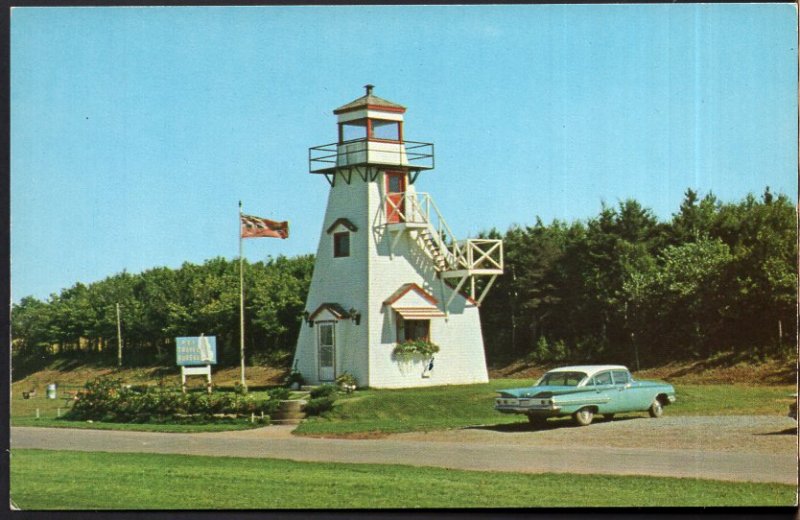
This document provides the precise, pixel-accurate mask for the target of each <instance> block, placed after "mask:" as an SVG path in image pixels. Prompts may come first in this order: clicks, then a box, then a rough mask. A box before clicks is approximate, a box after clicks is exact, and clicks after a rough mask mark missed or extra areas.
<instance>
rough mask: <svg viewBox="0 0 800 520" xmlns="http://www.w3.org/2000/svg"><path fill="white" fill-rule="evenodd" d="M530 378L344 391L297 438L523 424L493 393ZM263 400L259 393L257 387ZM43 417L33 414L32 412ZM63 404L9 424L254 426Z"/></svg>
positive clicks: (736, 397) (743, 396)
mask: <svg viewBox="0 0 800 520" xmlns="http://www.w3.org/2000/svg"><path fill="white" fill-rule="evenodd" d="M531 382H532V381H531V380H530V379H496V380H492V381H491V382H489V383H486V384H479V385H454V386H439V387H432V388H417V389H404V390H359V391H357V392H355V393H353V394H351V395H349V396H348V395H342V396H341V398H340V399H339V400H338V401H337V402H336V406H335V407H334V409H333V411H331V412H329V413H328V414H326V416H325V417H314V418H309V419H307V420H306V421H305V422H304V423H303V424H301V425H300V426H299V427H298V429H297V430H296V433H298V434H301V435H357V434H375V433H377V434H382V433H393V432H405V431H431V430H443V429H448V428H461V427H464V426H474V425H480V424H487V425H495V424H505V423H512V422H525V418H524V417H522V416H515V415H505V414H500V413H498V412H495V411H494V409H493V408H492V405H493V403H494V401H493V399H494V397H495V390H497V389H501V388H513V387H518V386H527V385H530V384H531ZM675 386H676V389H677V393H678V401H677V402H676V403H675V404H674V405H672V406H669V407H668V408H667V409H666V414H667V415H785V414H786V412H787V410H788V403H789V401H791V398H790V397H789V396H790V395H791V394H792V393H793V392H795V389H794V387H793V386H787V385H784V386H744V385H727V384H702V385H697V384H693V385H690V384H676V385H675ZM254 394H256V395H257V396H258V397H263V395H262V392H254ZM37 408H38V409H39V416H40V418H39V419H37V418H36V409H37ZM59 408H60V411H61V414H62V415H63V414H64V413H65V412H66V410H67V408H66V406H65V404H64V401H63V400H62V399H46V398H45V396H44V395H43V393H39V394H38V395H37V396H35V397H32V398H31V399H23V398H22V395H21V392H14V393H13V394H12V400H11V424H12V425H13V426H47V427H68V428H92V429H113V430H139V431H162V432H203V431H220V430H236V429H247V428H251V427H252V426H253V425H251V424H250V423H249V422H247V421H246V420H240V421H238V422H227V423H225V422H223V423H218V424H174V425H160V424H119V423H100V422H94V423H87V422H84V421H66V420H63V419H58V418H57V415H58V413H59V410H58V409H59Z"/></svg>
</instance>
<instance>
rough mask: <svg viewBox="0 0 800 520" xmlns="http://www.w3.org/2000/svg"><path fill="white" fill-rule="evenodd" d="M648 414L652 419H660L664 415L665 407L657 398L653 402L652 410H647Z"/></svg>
mask: <svg viewBox="0 0 800 520" xmlns="http://www.w3.org/2000/svg"><path fill="white" fill-rule="evenodd" d="M647 412H648V413H649V414H650V417H652V418H654V419H658V418H659V417H661V416H662V415H664V407H663V406H662V405H661V401H659V400H658V398H656V399H655V400H654V401H653V404H651V405H650V408H649V409H648V410H647Z"/></svg>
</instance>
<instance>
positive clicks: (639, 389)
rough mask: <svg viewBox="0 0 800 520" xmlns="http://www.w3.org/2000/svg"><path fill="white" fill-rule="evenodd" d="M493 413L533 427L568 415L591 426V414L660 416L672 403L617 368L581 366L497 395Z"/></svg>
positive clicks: (659, 389) (669, 390)
mask: <svg viewBox="0 0 800 520" xmlns="http://www.w3.org/2000/svg"><path fill="white" fill-rule="evenodd" d="M497 393H498V394H500V395H499V397H497V398H496V399H495V405H494V407H495V410H497V411H498V412H502V413H518V414H524V415H526V416H528V420H529V421H530V422H531V423H533V424H539V425H541V424H543V423H544V421H545V420H547V418H548V417H563V416H568V415H571V416H572V418H573V419H574V420H575V422H576V423H577V424H579V425H580V426H587V425H589V424H591V422H592V419H593V418H594V416H595V415H598V414H599V415H602V416H603V417H604V418H605V419H607V420H611V419H613V417H614V414H616V413H624V412H639V411H642V412H643V411H648V412H650V417H661V415H662V414H663V413H664V407H665V406H667V405H669V404H672V403H674V402H675V389H674V388H673V387H672V385H669V384H666V383H656V382H651V381H635V380H634V379H633V378H632V377H631V373H630V372H629V371H628V369H627V368H626V367H624V366H622V365H580V366H569V367H562V368H556V369H554V370H550V371H549V372H547V373H546V374H544V375H543V376H542V377H541V379H539V380H538V381H537V382H536V384H534V385H533V386H531V387H526V388H512V389H507V390H498V391H497Z"/></svg>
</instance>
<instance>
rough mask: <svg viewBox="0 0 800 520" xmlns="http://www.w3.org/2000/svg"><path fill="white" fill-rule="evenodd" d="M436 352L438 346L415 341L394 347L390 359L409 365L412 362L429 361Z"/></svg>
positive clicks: (420, 340) (429, 342)
mask: <svg viewBox="0 0 800 520" xmlns="http://www.w3.org/2000/svg"><path fill="white" fill-rule="evenodd" d="M437 352H439V345H437V344H436V343H433V342H432V341H427V340H424V339H415V340H409V341H404V342H402V343H398V344H397V345H395V347H394V350H393V351H392V357H393V358H394V359H395V360H396V361H398V362H400V363H402V364H410V363H411V362H412V361H414V360H426V359H430V358H431V357H432V356H433V355H434V354H436V353H437Z"/></svg>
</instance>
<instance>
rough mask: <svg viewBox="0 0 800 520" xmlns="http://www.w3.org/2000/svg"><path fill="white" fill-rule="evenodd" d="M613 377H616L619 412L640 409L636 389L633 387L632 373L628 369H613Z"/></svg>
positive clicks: (615, 392) (615, 387) (615, 391)
mask: <svg viewBox="0 0 800 520" xmlns="http://www.w3.org/2000/svg"><path fill="white" fill-rule="evenodd" d="M611 377H612V378H613V379H614V395H615V396H616V397H615V401H616V402H617V410H616V411H618V412H630V411H634V410H639V409H640V407H639V406H638V405H637V404H636V402H637V395H636V389H634V388H633V387H631V385H630V382H631V375H630V373H628V371H627V370H612V371H611Z"/></svg>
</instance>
